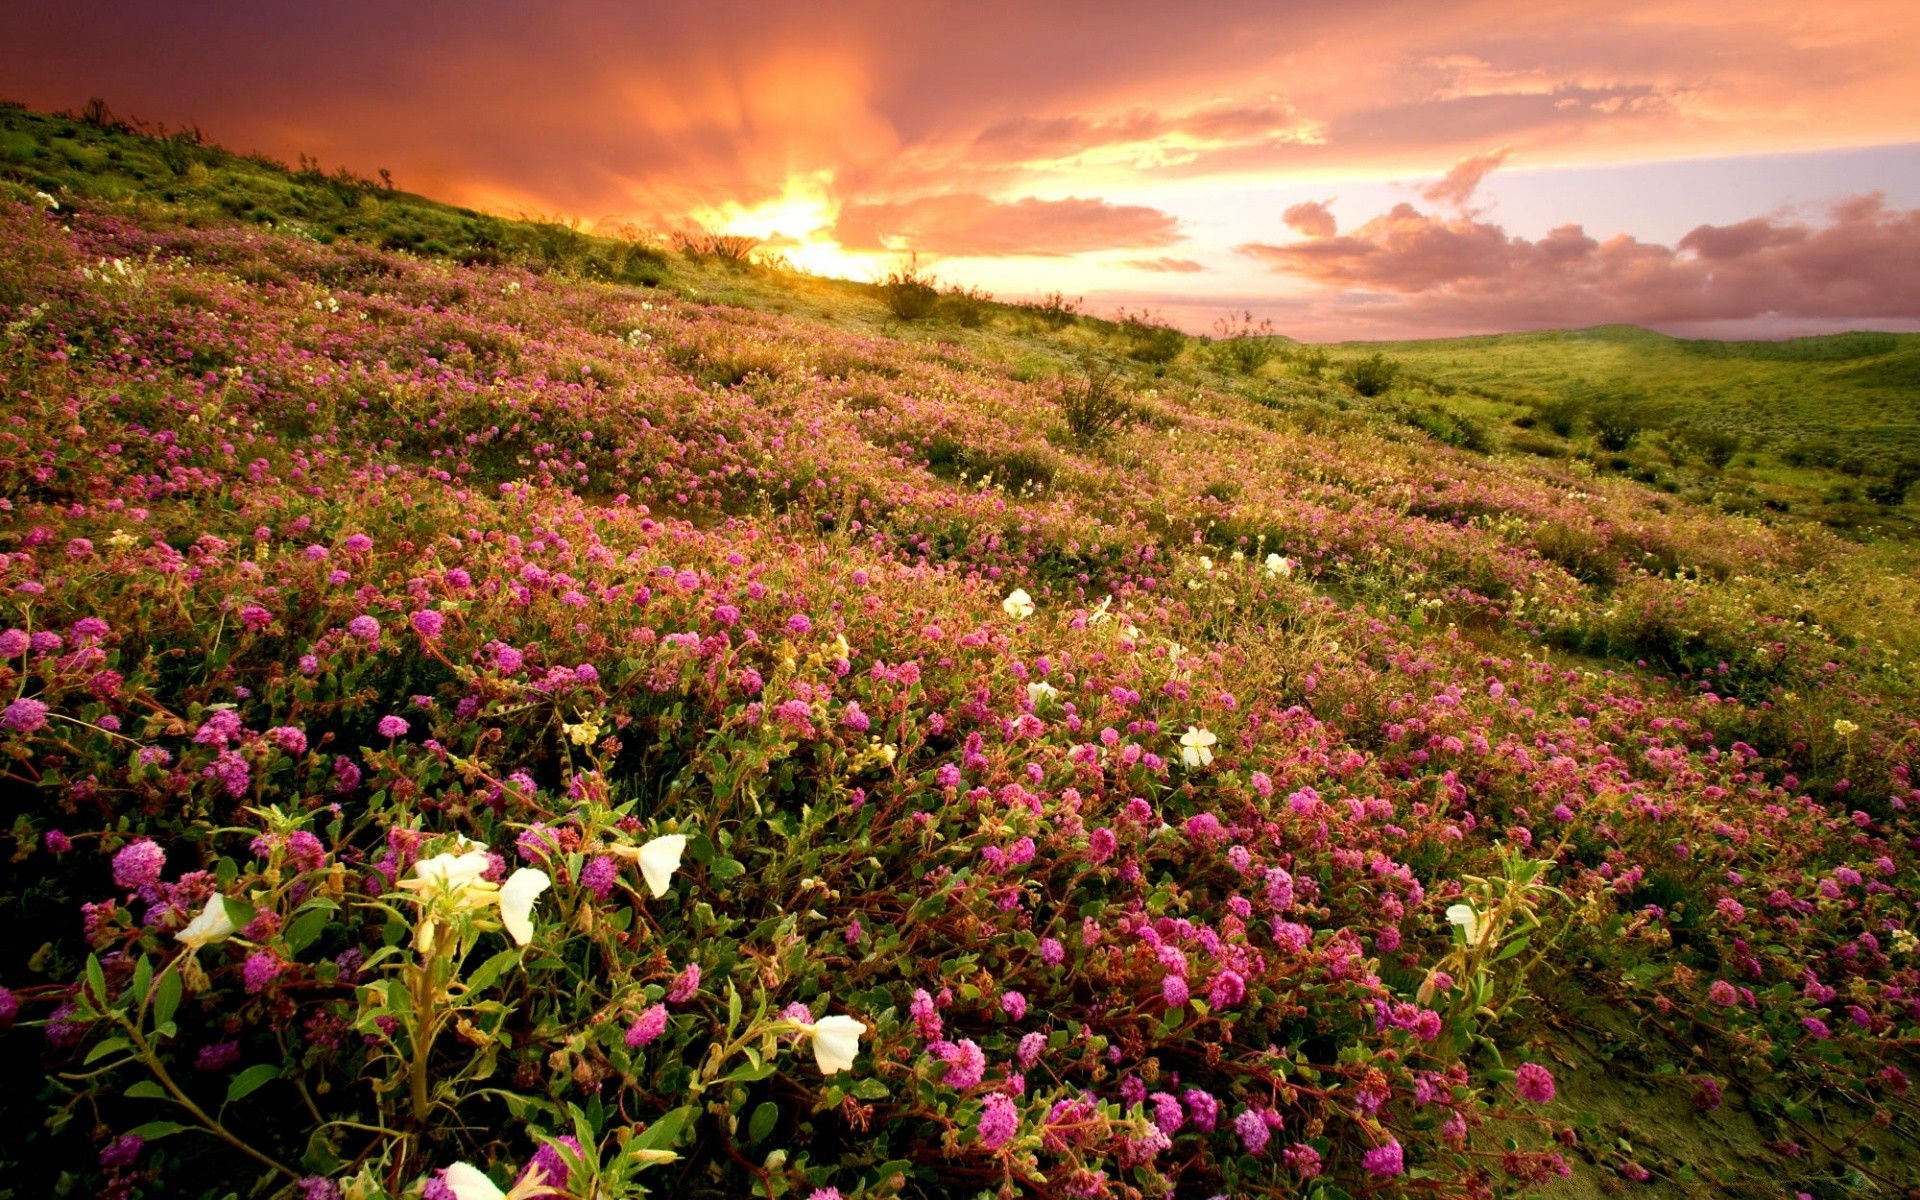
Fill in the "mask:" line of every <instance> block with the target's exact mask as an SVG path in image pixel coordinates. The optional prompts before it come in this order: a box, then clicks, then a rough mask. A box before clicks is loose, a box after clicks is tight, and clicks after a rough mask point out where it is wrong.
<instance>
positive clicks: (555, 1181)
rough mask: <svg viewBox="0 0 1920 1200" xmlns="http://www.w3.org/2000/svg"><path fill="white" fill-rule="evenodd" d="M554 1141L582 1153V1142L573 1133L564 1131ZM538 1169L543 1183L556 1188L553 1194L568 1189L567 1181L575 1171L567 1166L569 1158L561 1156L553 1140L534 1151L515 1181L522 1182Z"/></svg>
mask: <svg viewBox="0 0 1920 1200" xmlns="http://www.w3.org/2000/svg"><path fill="white" fill-rule="evenodd" d="M553 1141H554V1142H558V1143H559V1144H560V1145H562V1146H565V1147H566V1148H567V1149H569V1150H571V1151H573V1152H574V1154H576V1155H578V1154H580V1142H579V1141H578V1139H576V1138H574V1137H573V1136H572V1135H571V1134H564V1133H563V1134H561V1135H560V1136H559V1137H557V1138H555V1139H553ZM536 1169H537V1170H538V1171H539V1172H540V1183H541V1185H542V1186H543V1187H549V1188H552V1189H554V1192H553V1194H555V1195H558V1194H560V1193H562V1192H565V1191H566V1190H567V1183H568V1181H569V1178H570V1177H571V1176H572V1174H573V1173H572V1171H570V1170H569V1169H568V1168H567V1160H566V1159H565V1158H563V1157H562V1156H561V1154H560V1151H559V1150H558V1149H556V1148H555V1147H554V1144H553V1142H548V1143H546V1144H544V1145H542V1146H541V1147H540V1148H539V1149H538V1150H536V1151H534V1152H533V1157H532V1158H530V1159H528V1160H527V1165H526V1166H524V1167H522V1168H521V1169H520V1174H519V1175H517V1176H515V1177H514V1182H515V1183H519V1182H521V1181H522V1180H524V1179H525V1178H526V1177H527V1176H529V1175H531V1174H533V1172H534V1171H535V1170H536Z"/></svg>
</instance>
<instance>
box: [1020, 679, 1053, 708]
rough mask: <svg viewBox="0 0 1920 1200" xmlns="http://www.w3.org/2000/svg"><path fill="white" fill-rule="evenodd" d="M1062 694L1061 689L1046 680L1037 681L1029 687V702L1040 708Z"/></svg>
mask: <svg viewBox="0 0 1920 1200" xmlns="http://www.w3.org/2000/svg"><path fill="white" fill-rule="evenodd" d="M1059 694H1060V689H1059V688H1057V687H1055V686H1053V685H1052V684H1050V683H1048V682H1047V681H1046V680H1044V679H1036V680H1034V681H1033V682H1032V683H1030V684H1028V685H1027V702H1028V703H1029V704H1032V705H1033V706H1034V707H1035V708H1039V707H1040V706H1041V705H1043V704H1045V703H1046V702H1047V701H1049V700H1051V699H1053V698H1054V697H1055V696H1058V695H1059Z"/></svg>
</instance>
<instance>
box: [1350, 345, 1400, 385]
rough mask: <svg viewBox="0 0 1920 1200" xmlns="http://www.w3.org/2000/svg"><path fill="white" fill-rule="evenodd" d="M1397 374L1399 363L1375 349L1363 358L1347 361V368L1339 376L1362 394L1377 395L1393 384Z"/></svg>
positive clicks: (1398, 372)
mask: <svg viewBox="0 0 1920 1200" xmlns="http://www.w3.org/2000/svg"><path fill="white" fill-rule="evenodd" d="M1399 374H1400V364H1399V363H1397V362H1395V361H1393V360H1392V359H1390V358H1388V357H1387V356H1386V355H1384V354H1382V353H1380V352H1379V351H1378V350H1376V351H1374V352H1373V353H1372V354H1369V355H1367V356H1366V357H1365V358H1362V359H1359V360H1358V361H1356V362H1351V363H1348V364H1347V369H1346V370H1344V371H1342V372H1340V378H1341V380H1342V381H1343V382H1344V383H1345V384H1346V385H1347V386H1348V387H1350V388H1352V389H1353V390H1354V391H1355V392H1356V393H1358V394H1360V395H1362V396H1379V395H1384V394H1385V393H1386V391H1387V390H1388V389H1389V388H1391V387H1392V386H1393V381H1394V379H1396V378H1397V377H1398V376H1399Z"/></svg>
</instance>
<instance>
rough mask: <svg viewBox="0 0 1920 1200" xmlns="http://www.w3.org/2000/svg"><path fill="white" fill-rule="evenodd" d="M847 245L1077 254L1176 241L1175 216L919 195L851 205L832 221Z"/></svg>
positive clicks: (1131, 208) (1104, 206)
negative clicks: (912, 197) (913, 197)
mask: <svg viewBox="0 0 1920 1200" xmlns="http://www.w3.org/2000/svg"><path fill="white" fill-rule="evenodd" d="M833 232H834V236H835V237H836V238H837V239H838V241H839V242H840V244H841V245H842V246H845V247H847V248H848V249H852V250H902V251H904V250H916V251H921V252H924V253H928V254H942V255H952V256H965V257H975V256H1005V255H1042V256H1055V255H1063V254H1077V253H1081V252H1084V251H1089V250H1115V249H1125V250H1132V249H1147V248H1151V247H1157V246H1166V245H1171V244H1172V243H1174V242H1177V241H1179V240H1180V232H1179V222H1178V221H1176V220H1175V219H1174V218H1173V217H1170V216H1168V215H1167V214H1166V213H1163V212H1161V211H1160V210H1159V209H1155V208H1148V207H1146V206H1144V205H1137V204H1109V203H1107V202H1106V201H1105V200H1085V199H1079V198H1074V197H1070V198H1068V199H1065V200H1040V199H1036V198H1035V197H1032V196H1026V197H1022V198H1021V199H1019V200H1014V201H1011V202H1004V203H1003V202H1001V201H996V200H991V199H988V198H987V197H985V196H968V195H960V196H921V197H918V198H916V199H913V200H908V201H903V202H897V203H892V202H890V203H882V204H849V205H847V206H845V207H844V208H842V209H841V210H840V219H839V221H838V223H837V224H835V225H834V227H833Z"/></svg>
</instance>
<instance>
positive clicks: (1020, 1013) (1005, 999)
mask: <svg viewBox="0 0 1920 1200" xmlns="http://www.w3.org/2000/svg"><path fill="white" fill-rule="evenodd" d="M1000 1011H1001V1012H1003V1013H1006V1014H1007V1015H1008V1016H1009V1017H1012V1018H1013V1019H1014V1020H1016V1021H1024V1020H1025V1019H1026V1017H1027V998H1026V997H1025V996H1023V995H1021V994H1020V993H1019V992H1012V991H1009V992H1003V993H1002V994H1001V996H1000Z"/></svg>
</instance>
